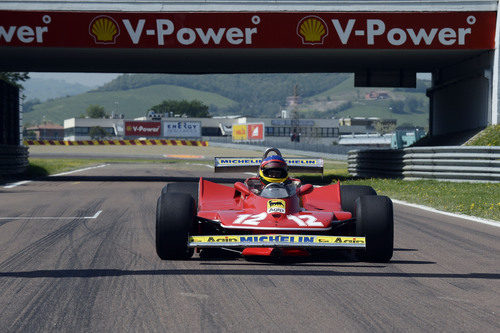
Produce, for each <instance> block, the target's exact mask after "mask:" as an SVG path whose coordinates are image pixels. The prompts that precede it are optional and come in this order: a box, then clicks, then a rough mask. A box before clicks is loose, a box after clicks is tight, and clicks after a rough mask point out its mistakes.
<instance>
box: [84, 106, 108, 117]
mask: <svg viewBox="0 0 500 333" xmlns="http://www.w3.org/2000/svg"><path fill="white" fill-rule="evenodd" d="M87 115H88V116H89V118H105V117H107V116H108V115H107V114H106V110H105V109H104V107H103V106H100V105H93V104H92V105H89V107H88V108H87Z"/></svg>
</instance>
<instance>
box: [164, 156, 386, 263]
mask: <svg viewBox="0 0 500 333" xmlns="http://www.w3.org/2000/svg"><path fill="white" fill-rule="evenodd" d="M271 152H274V154H277V155H279V156H280V157H281V153H280V152H279V150H278V149H275V148H269V149H267V150H266V152H265V154H264V157H263V159H265V158H266V157H267V156H268V155H269V153H271ZM260 161H261V159H258V158H215V171H216V172H219V171H222V172H227V171H238V172H241V171H245V170H252V171H255V170H256V168H258V166H259V165H260ZM286 163H287V164H288V167H289V169H290V170H291V171H294V170H301V171H312V172H317V171H319V172H322V171H323V161H322V160H320V159H287V160H286ZM393 230H394V222H393V209H392V201H391V200H390V199H389V198H388V197H385V196H378V195H376V193H375V191H374V190H373V189H372V188H371V187H369V186H356V185H340V184H339V183H336V184H332V185H328V186H322V187H313V186H312V185H310V184H302V183H301V182H300V180H298V179H288V180H287V182H285V183H270V184H268V185H266V186H263V185H262V183H261V180H260V179H259V178H248V179H246V180H245V182H244V183H241V182H236V183H235V184H234V186H225V185H221V184H217V183H214V182H210V181H207V180H205V179H203V178H201V179H200V181H199V183H183V182H178V183H170V184H167V185H166V186H165V187H164V188H163V189H162V193H161V196H160V197H159V198H158V202H157V208H156V252H157V253H158V256H159V257H160V258H161V259H163V260H166V259H186V258H189V257H191V256H192V254H193V250H194V249H195V248H197V249H205V248H222V249H229V250H236V251H239V252H240V253H241V254H242V255H243V256H305V255H309V254H312V253H314V251H315V250H318V249H321V250H325V249H327V250H330V249H331V250H337V249H353V250H355V252H356V254H357V257H358V258H360V259H361V260H367V261H374V262H387V261H389V260H390V259H391V257H392V253H393V234H394V231H393Z"/></svg>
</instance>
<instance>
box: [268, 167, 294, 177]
mask: <svg viewBox="0 0 500 333" xmlns="http://www.w3.org/2000/svg"><path fill="white" fill-rule="evenodd" d="M262 173H263V174H264V176H266V177H268V178H279V179H281V178H286V177H287V176H288V172H287V171H286V169H285V168H283V167H281V168H265V169H264V170H262Z"/></svg>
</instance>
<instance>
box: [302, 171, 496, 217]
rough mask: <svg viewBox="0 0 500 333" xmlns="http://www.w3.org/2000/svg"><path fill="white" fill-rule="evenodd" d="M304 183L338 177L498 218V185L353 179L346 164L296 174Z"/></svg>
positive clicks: (450, 208)
mask: <svg viewBox="0 0 500 333" xmlns="http://www.w3.org/2000/svg"><path fill="white" fill-rule="evenodd" d="M295 176H299V178H300V179H301V180H302V181H304V182H309V183H313V184H319V185H326V184H330V183H331V182H332V181H333V182H334V181H336V180H340V181H341V183H342V184H352V185H369V186H372V187H373V188H374V189H375V190H376V191H377V193H378V194H380V195H386V196H388V197H390V198H392V199H399V200H403V201H406V202H411V203H415V204H419V205H424V206H429V207H433V208H436V209H439V210H443V211H447V212H451V213H459V214H465V215H472V216H477V217H482V218H486V219H491V220H496V221H500V184H498V183H456V182H442V181H436V180H416V181H408V180H402V179H353V178H352V177H350V176H349V174H348V172H347V166H346V165H344V166H343V167H342V166H341V165H336V166H327V167H326V168H325V174H324V176H323V177H321V176H318V175H306V174H304V175H295Z"/></svg>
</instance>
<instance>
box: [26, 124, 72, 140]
mask: <svg viewBox="0 0 500 333" xmlns="http://www.w3.org/2000/svg"><path fill="white" fill-rule="evenodd" d="M23 136H24V137H25V138H26V139H28V140H62V139H63V138H64V127H63V126H61V125H57V124H53V123H48V122H46V123H44V124H41V125H37V126H32V127H28V128H26V130H25V132H24V134H23Z"/></svg>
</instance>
